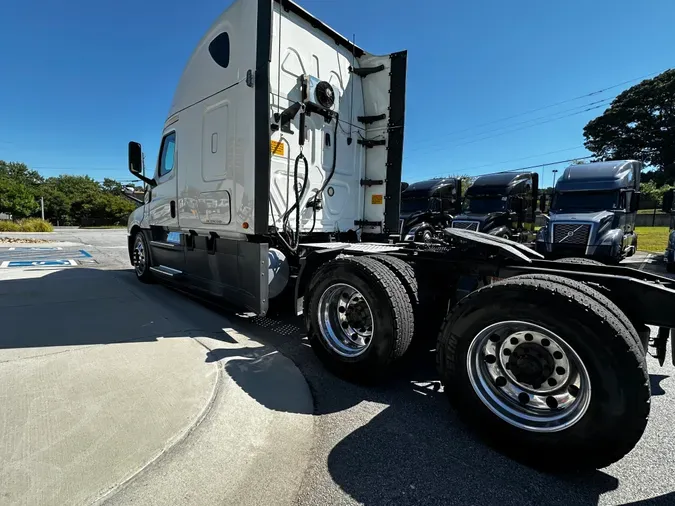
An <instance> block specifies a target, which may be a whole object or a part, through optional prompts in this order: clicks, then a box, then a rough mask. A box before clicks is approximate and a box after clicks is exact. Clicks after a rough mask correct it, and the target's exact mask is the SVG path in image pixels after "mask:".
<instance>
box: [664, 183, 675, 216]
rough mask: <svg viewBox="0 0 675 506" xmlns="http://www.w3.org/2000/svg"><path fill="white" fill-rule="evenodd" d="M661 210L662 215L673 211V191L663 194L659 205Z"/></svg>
mask: <svg viewBox="0 0 675 506" xmlns="http://www.w3.org/2000/svg"><path fill="white" fill-rule="evenodd" d="M661 210H662V211H663V212H664V213H669V212H671V211H672V210H673V189H672V188H671V189H670V190H668V191H666V193H664V194H663V203H662V204H661Z"/></svg>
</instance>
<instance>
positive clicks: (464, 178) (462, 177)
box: [448, 174, 476, 198]
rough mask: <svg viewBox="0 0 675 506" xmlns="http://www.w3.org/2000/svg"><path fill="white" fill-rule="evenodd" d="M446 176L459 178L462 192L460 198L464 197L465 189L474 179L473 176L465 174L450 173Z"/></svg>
mask: <svg viewBox="0 0 675 506" xmlns="http://www.w3.org/2000/svg"><path fill="white" fill-rule="evenodd" d="M448 177H454V178H456V179H459V180H460V181H461V182H462V192H461V193H462V194H461V195H460V196H461V197H462V198H464V194H465V193H466V190H467V188H468V187H469V186H471V184H472V183H473V181H474V179H476V177H475V176H468V175H466V174H461V175H458V174H452V175H450V176H448Z"/></svg>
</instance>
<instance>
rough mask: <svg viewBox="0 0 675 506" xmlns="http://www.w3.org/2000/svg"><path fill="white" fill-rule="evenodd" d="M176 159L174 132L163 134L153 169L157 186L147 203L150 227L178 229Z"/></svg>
mask: <svg viewBox="0 0 675 506" xmlns="http://www.w3.org/2000/svg"><path fill="white" fill-rule="evenodd" d="M177 162H178V157H177V149H176V131H175V130H171V131H169V132H166V133H165V134H164V137H163V138H162V144H161V146H160V148H159V158H158V160H157V168H156V169H155V181H156V182H157V186H155V187H154V188H152V191H151V194H150V202H149V203H148V218H149V223H150V226H153V227H166V228H168V229H177V228H178V212H177V210H176V195H177V189H178V185H177V179H178V178H177V173H178V163H177Z"/></svg>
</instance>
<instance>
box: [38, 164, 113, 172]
mask: <svg viewBox="0 0 675 506" xmlns="http://www.w3.org/2000/svg"><path fill="white" fill-rule="evenodd" d="M29 168H30V169H33V170H83V171H108V172H110V171H116V170H122V171H123V170H125V169H124V168H123V167H114V168H113V167H107V168H106V167H94V168H87V167H42V166H39V165H34V166H32V167H29Z"/></svg>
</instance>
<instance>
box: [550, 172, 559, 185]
mask: <svg viewBox="0 0 675 506" xmlns="http://www.w3.org/2000/svg"><path fill="white" fill-rule="evenodd" d="M551 172H553V187H554V188H555V178H556V175H557V174H558V169H553V170H552V171H551Z"/></svg>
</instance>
